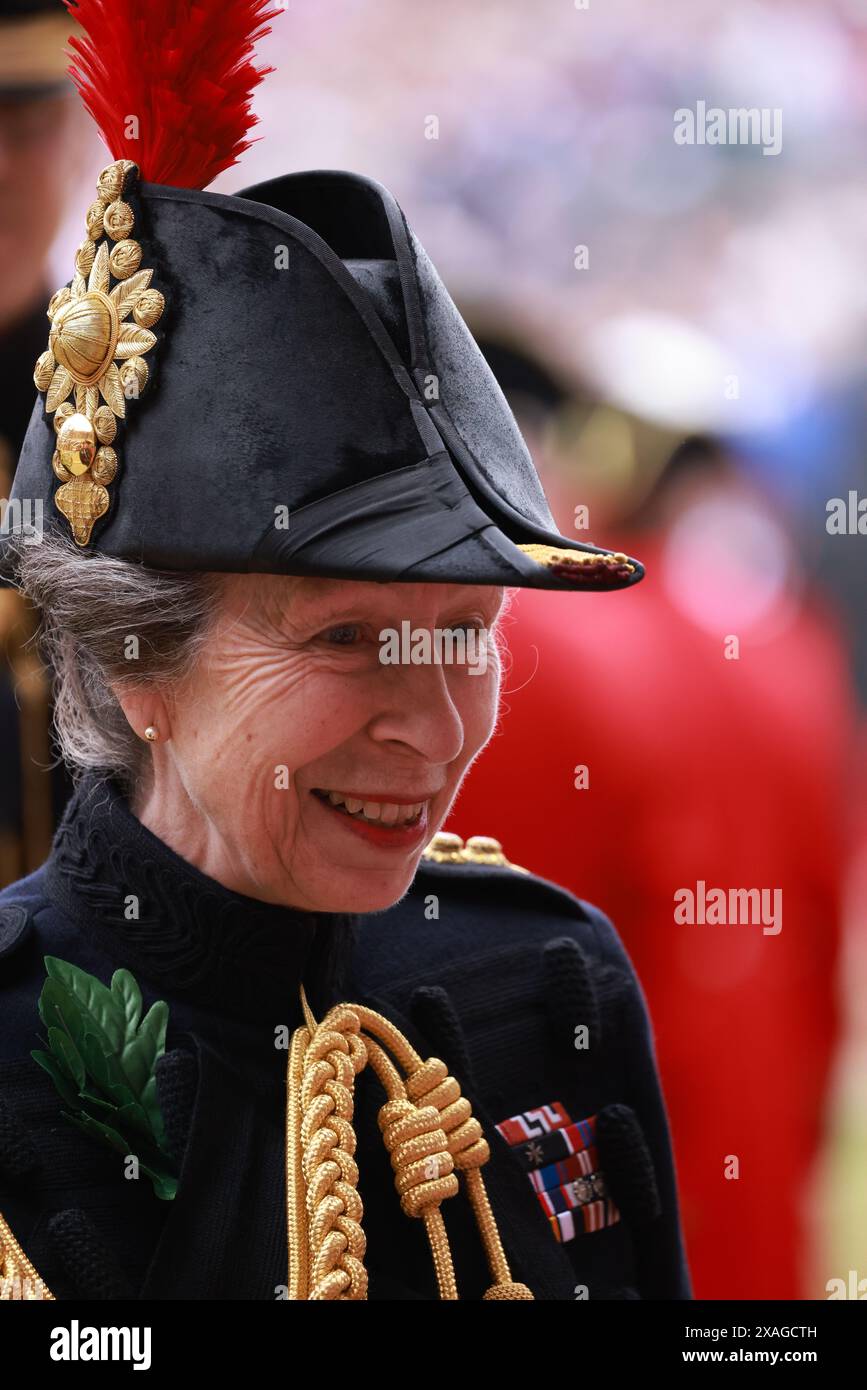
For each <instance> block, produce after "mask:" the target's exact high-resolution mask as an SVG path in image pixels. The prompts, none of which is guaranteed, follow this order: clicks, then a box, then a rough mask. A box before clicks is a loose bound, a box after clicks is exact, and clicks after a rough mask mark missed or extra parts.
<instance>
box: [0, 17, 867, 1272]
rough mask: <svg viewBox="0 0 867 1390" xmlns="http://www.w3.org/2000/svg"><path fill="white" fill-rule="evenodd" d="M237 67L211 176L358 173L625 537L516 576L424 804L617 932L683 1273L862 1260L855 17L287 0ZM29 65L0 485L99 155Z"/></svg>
mask: <svg viewBox="0 0 867 1390" xmlns="http://www.w3.org/2000/svg"><path fill="white" fill-rule="evenodd" d="M10 3H11V4H12V5H13V7H14V6H15V4H16V0H3V4H4V5H6V6H9V5H10ZM27 3H28V0H17V5H18V8H20V7H21V6H22V5H24V6H25V7H26V6H27ZM32 8H33V10H34V11H37V10H38V11H40V12H41V11H42V10H46V9H50V8H51V0H32ZM54 18H55V19H56V18H57V17H56V16H54ZM60 41H61V42H62V36H60ZM261 56H262V57H263V58H264V59H265V60H266V61H272V62H273V63H274V65H275V68H276V71H275V73H274V74H273V75H272V76H271V77H270V78H269V79H268V81H267V82H266V83H265V84H264V85H263V87H262V88H261V89H260V91H259V93H258V94H257V100H256V105H257V110H258V111H259V114H260V117H261V123H262V130H263V132H266V131H267V135H268V138H267V139H265V140H263V141H262V142H261V144H257V145H254V146H253V148H252V149H251V150H250V151H249V152H248V154H247V155H246V156H245V158H244V161H243V164H242V166H241V167H239V168H236V169H233V170H231V171H229V172H228V173H227V174H224V175H222V176H221V178H220V179H219V180H218V182H217V185H216V186H217V187H218V188H219V189H221V190H222V191H224V192H229V191H234V190H238V189H240V188H243V187H244V186H246V185H248V184H252V183H254V182H257V181H258V180H260V179H263V178H267V177H271V176H273V175H275V174H277V173H284V172H287V170H289V169H290V168H315V167H325V168H350V169H356V170H359V171H361V172H364V173H366V174H368V175H370V176H372V177H374V178H378V179H380V180H381V181H382V182H383V183H385V184H386V185H387V186H388V187H389V188H391V189H392V190H393V191H394V192H395V194H396V196H397V197H398V199H399V201H400V202H401V204H402V205H403V206H404V207H405V208H406V210H407V212H408V214H409V216H410V218H411V221H412V223H413V225H415V226H417V227H418V230H419V234H420V235H421V237H422V240H423V242H424V244H425V245H426V246H427V247H428V249H429V250H430V252H431V254H432V256H433V258H434V260H435V261H436V263H437V265H438V268H439V270H440V272H441V274H442V275H443V278H444V279H445V281H446V283H447V284H448V285H449V286H450V288H451V290H452V293H453V295H454V297H455V298H456V299H458V300H459V302H460V306H461V308H462V310H463V312H464V313H465V315H466V316H467V318H468V320H469V321H470V323H471V326H472V327H473V328H474V330H475V331H476V333H477V336H478V338H479V341H480V344H481V346H482V348H483V351H484V352H485V353H486V355H487V356H488V359H489V361H490V363H491V365H492V367H493V369H494V371H495V373H496V375H497V377H498V379H499V381H500V384H501V386H502V388H503V390H504V392H505V393H506V395H507V397H508V398H509V400H510V402H511V404H512V406H513V409H514V410H515V413H516V415H517V416H518V418H519V422H520V424H521V426H522V429H523V431H524V434H525V437H526V439H527V441H528V444H529V446H530V448H531V451H532V453H533V456H534V459H535V460H536V463H537V466H538V468H539V470H540V472H541V473H542V476H543V481H544V483H545V487H546V490H547V492H548V495H549V498H550V499H551V503H552V509H553V511H554V513H555V516H556V519H557V523H558V526H559V528H560V530H561V532H562V534H563V535H566V536H572V537H574V538H576V539H578V540H591V541H593V542H594V543H598V544H604V545H612V546H614V547H615V548H616V549H622V550H626V551H628V552H629V553H631V554H633V555H637V556H638V557H639V558H640V559H641V560H643V561H644V562H645V563H646V565H647V570H648V573H647V578H646V579H645V580H644V582H643V583H642V584H641V585H640V586H639V587H638V588H636V589H635V590H631V591H629V592H628V593H625V594H611V595H600V596H598V597H594V598H592V599H591V598H589V596H588V598H587V599H580V598H579V599H577V600H575V599H571V600H570V599H569V598H568V597H561V596H558V595H556V594H545V593H536V592H533V591H529V590H528V591H522V592H521V594H520V595H519V596H516V597H515V599H514V601H513V603H512V607H511V609H510V613H509V617H508V619H507V636H508V641H509V648H510V654H509V657H508V661H507V668H506V672H505V677H504V700H503V716H502V720H501V727H500V729H499V730H498V732H497V734H496V735H495V737H494V739H493V740H492V742H491V744H490V745H489V748H488V749H487V750H486V751H485V753H484V754H483V755H482V757H481V758H480V760H479V762H478V763H477V765H476V767H475V768H474V770H473V772H472V774H471V776H470V778H469V780H468V782H467V784H466V787H465V790H464V791H463V792H462V794H461V797H460V799H459V802H458V804H457V806H456V808H455V810H454V813H453V816H452V819H451V821H450V825H449V828H451V829H454V830H456V831H457V832H458V833H461V834H465V835H468V834H489V835H494V836H496V837H497V838H498V839H500V840H501V841H502V843H503V845H504V848H505V850H506V852H507V854H508V855H509V857H510V858H511V859H513V860H515V861H517V862H518V863H520V864H523V865H524V866H526V867H527V868H529V869H531V870H533V871H534V872H538V873H541V874H543V875H546V876H548V877H550V878H552V879H554V880H556V881H558V882H560V883H562V884H564V885H565V886H567V887H569V888H570V889H571V890H572V891H573V892H575V893H576V894H578V895H579V896H581V897H586V898H589V899H590V900H591V901H594V902H596V903H597V904H598V905H599V906H600V907H601V908H602V909H603V910H604V911H606V912H607V913H608V914H609V915H610V916H611V918H612V920H613V921H614V922H615V924H616V926H617V928H618V930H619V932H620V933H621V935H622V937H623V939H624V941H625V943H626V946H627V949H628V951H629V953H630V955H631V956H632V959H633V961H634V963H635V965H636V967H637V970H638V973H639V976H640V978H641V980H642V983H643V987H644V989H645V993H646V995H647V999H648V1004H649V1007H650V1011H651V1015H652V1018H653V1023H654V1028H655V1033H656V1040H657V1048H658V1056H659V1063H660V1070H661V1074H662V1080H663V1085H664V1088H665V1093H666V1098H667V1102H668V1106H669V1112H670V1118H671V1124H672V1132H673V1139H674V1146H675V1157H676V1162H677V1167H678V1175H679V1181H680V1190H681V1200H682V1207H683V1218H684V1229H685V1235H686V1239H687V1245H688V1253H689V1257H690V1262H691V1267H692V1273H693V1279H694V1285H695V1292H696V1296H697V1297H699V1298H736V1297H745V1298H772V1297H776V1298H806V1297H811V1298H824V1297H826V1296H827V1294H826V1283H827V1281H828V1280H830V1279H832V1278H843V1279H844V1280H845V1279H846V1278H847V1276H848V1272H849V1270H850V1269H856V1270H858V1271H859V1278H867V1180H865V1177H864V1173H865V1171H867V1011H865V1008H864V1005H863V999H864V998H865V997H867V993H865V992H867V932H865V929H864V923H865V914H867V809H865V798H864V793H863V787H864V780H865V779H864V773H865V770H867V725H865V718H864V709H865V702H867V624H865V623H864V621H863V608H864V593H865V583H864V580H865V552H867V534H865V533H864V532H867V515H865V525H864V532H862V533H859V532H858V527H857V518H858V515H859V513H858V511H857V506H858V500H859V499H867V470H865V465H864V446H865V432H867V431H865V425H867V421H865V405H864V399H865V397H864V377H865V353H864V348H865V336H867V335H865V324H867V312H865V311H867V296H865V290H864V280H863V273H862V269H861V267H862V262H863V247H864V239H865V229H867V186H865V181H864V177H863V173H864V170H863V150H864V137H865V126H867V84H865V82H864V75H865V68H867V9H865V7H864V5H863V4H862V3H860V0H826V3H824V4H823V5H822V6H817V5H815V4H811V3H808V0H779V3H776V2H775V0H734V3H732V4H731V5H728V6H723V7H721V6H718V5H711V4H709V3H708V2H707V0H671V3H669V4H667V5H666V6H665V7H664V10H659V9H649V8H648V7H647V6H646V5H644V4H642V3H641V0H608V3H606V4H604V5H603V4H602V3H597V0H586V3H577V2H576V3H571V0H540V3H538V4H534V5H532V6H527V5H520V4H517V3H514V2H513V3H509V0H505V2H504V0H500V3H497V4H494V3H490V2H489V0H479V2H478V3H475V4H473V5H472V6H466V5H461V4H459V3H457V0H441V3H440V4H439V5H437V6H436V7H435V8H434V9H432V10H425V9H422V10H419V9H417V8H413V7H407V6H406V5H401V4H398V3H397V0H338V3H336V4H334V5H332V6H329V7H328V9H327V11H326V10H323V9H322V7H321V6H320V5H316V4H314V3H313V0H294V3H293V5H292V6H291V8H290V9H289V11H288V13H287V14H285V15H283V16H281V17H280V18H279V19H278V20H277V21H276V22H275V24H274V31H273V33H272V35H271V36H270V37H269V38H268V39H267V40H266V41H265V42H264V43H263V45H262V52H261ZM42 76H43V79H44V80H42V81H41V82H36V81H34V80H33V76H32V74H31V75H30V77H29V78H28V79H27V80H26V81H24V80H22V79H21V76H20V74H19V78H18V79H17V85H16V81H15V80H13V79H12V78H9V77H8V75H7V77H6V78H5V79H4V83H5V85H4V88H3V90H2V91H0V361H2V364H3V371H2V373H0V497H5V496H7V495H8V478H9V473H10V470H11V468H12V467H13V465H14V459H15V457H16V455H17V449H18V446H19V444H20V437H21V435H22V434H23V430H24V428H25V427H26V422H27V418H28V417H29V413H30V408H31V404H32V400H33V398H34V395H35V391H34V388H33V386H32V378H31V373H32V366H33V362H34V361H35V358H36V356H37V355H38V353H39V351H40V350H41V348H42V346H43V345H44V344H43V341H42V340H43V338H44V332H45V318H44V314H45V304H46V303H47V300H48V297H49V296H50V294H51V292H52V290H53V289H54V288H55V287H56V285H57V284H60V283H62V282H64V281H65V279H66V278H67V271H66V269H65V267H66V265H67V264H68V261H69V258H70V251H71V249H72V248H73V247H74V246H75V244H76V243H77V241H78V239H79V236H78V227H79V225H80V218H81V211H82V209H81V207H80V201H81V200H80V194H79V190H80V189H82V188H84V187H89V186H90V182H91V175H92V173H93V171H95V170H97V169H98V168H99V167H100V165H101V163H103V162H104V158H103V155H102V152H101V150H100V147H99V145H98V142H97V141H96V140H95V138H94V137H93V135H92V133H91V132H90V130H89V128H88V125H87V121H86V119H85V118H83V117H82V115H81V113H80V112H79V111H78V108H77V102H76V99H75V97H74V96H73V95H72V94H71V92H70V91H69V89H68V88H65V87H64V85H63V82H62V78H59V77H58V76H57V75H56V74H55V75H53V76H51V79H50V80H49V78H48V76H47V75H46V74H44V73H43V74H42ZM698 102H705V103H706V104H707V105H708V106H714V107H718V108H722V109H725V110H727V109H730V108H758V109H761V110H773V111H779V112H780V113H781V121H782V124H781V130H782V140H781V147H780V149H779V152H778V153H775V154H771V153H769V152H763V149H762V147H761V146H760V145H758V144H750V143H736V144H732V143H729V144H710V143H704V144H698V143H696V144H694V145H681V144H678V143H676V142H675V140H674V138H673V122H674V114H675V112H676V111H678V110H681V109H683V108H688V109H691V108H695V107H696V104H697V103H698ZM851 494H854V497H855V501H854V503H852V502H851V496H850V495H851ZM834 499H841V500H842V501H844V502H845V503H846V508H847V510H846V515H847V517H848V518H849V523H848V525H847V527H846V529H845V530H844V531H843V533H836V532H835V531H834V528H831V529H829V515H830V512H829V508H830V509H831V510H833V501H834ZM853 507H854V510H853ZM865 514H867V500H865ZM853 516H854V518H855V523H854V525H853V524H852V522H851V518H852V517H853ZM32 627H33V615H30V614H27V613H26V612H24V610H23V609H22V607H21V606H20V604H19V602H18V599H17V597H16V596H15V595H13V594H12V593H10V592H9V591H0V648H2V652H3V658H4V663H5V664H4V667H3V674H2V682H0V755H2V759H3V778H2V788H3V790H2V801H0V881H2V882H7V881H11V880H12V879H13V878H15V877H18V876H19V875H20V874H21V873H24V872H28V871H29V870H30V869H31V868H33V867H35V865H36V864H37V863H39V862H40V861H41V859H42V858H43V857H44V854H45V851H46V848H47V842H48V839H50V834H51V830H52V826H53V824H54V820H55V819H56V815H57V813H58V810H59V808H60V807H61V806H62V803H63V798H64V795H65V782H64V775H63V771H62V769H60V768H57V767H55V768H54V770H53V771H51V772H48V771H46V770H45V769H46V768H48V766H49V764H50V762H51V755H50V751H49V747H48V733H47V729H48V717H49V699H50V695H49V688H48V683H47V680H46V677H45V673H44V672H43V671H42V670H41V668H40V666H39V663H38V661H37V659H36V657H35V653H34V652H33V648H32V644H31V643H30V642H29V640H28V639H29V637H30V635H31V633H32ZM732 639H734V641H733V640H732ZM581 770H583V771H581ZM699 881H702V882H704V883H706V884H707V886H708V887H709V888H710V887H711V886H713V887H721V888H723V889H726V890H727V889H729V888H741V889H750V888H759V889H761V888H765V889H771V890H776V889H779V890H781V891H782V902H783V918H782V930H781V931H780V932H779V933H778V934H776V935H771V934H764V933H763V932H762V931H761V928H760V927H756V926H748V925H729V926H719V925H717V926H715V925H710V924H692V925H684V924H678V923H677V922H676V921H675V917H674V910H673V899H674V894H675V893H676V892H677V891H678V890H679V889H682V888H685V887H694V886H695V885H696V884H697V883H698V882H699ZM733 1157H734V1158H736V1159H737V1160H738V1162H737V1165H735V1168H734V1170H733V1165H732V1162H731V1160H732V1158H733Z"/></svg>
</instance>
